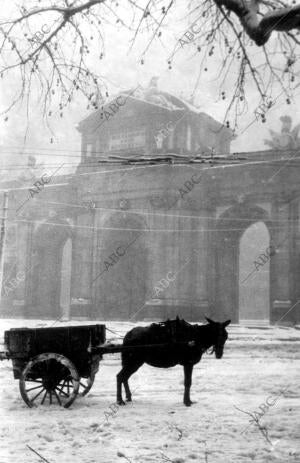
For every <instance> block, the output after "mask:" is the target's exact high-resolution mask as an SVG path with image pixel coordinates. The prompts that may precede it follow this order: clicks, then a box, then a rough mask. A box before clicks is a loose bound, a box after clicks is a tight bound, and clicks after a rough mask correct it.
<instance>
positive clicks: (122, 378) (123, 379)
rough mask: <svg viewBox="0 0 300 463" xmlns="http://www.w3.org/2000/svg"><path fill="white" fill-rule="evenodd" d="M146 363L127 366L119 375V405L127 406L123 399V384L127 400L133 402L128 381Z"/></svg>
mask: <svg viewBox="0 0 300 463" xmlns="http://www.w3.org/2000/svg"><path fill="white" fill-rule="evenodd" d="M143 363H144V362H138V363H135V364H134V365H126V366H124V367H123V368H122V370H121V371H120V372H119V373H118V374H117V403H118V404H119V405H125V402H124V401H123V398H122V384H124V388H125V394H126V400H127V402H131V391H130V388H129V384H128V379H129V378H130V376H131V375H133V373H135V372H136V371H137V370H138V369H139V368H140V367H141V366H142V365H143Z"/></svg>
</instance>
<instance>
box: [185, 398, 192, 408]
mask: <svg viewBox="0 0 300 463" xmlns="http://www.w3.org/2000/svg"><path fill="white" fill-rule="evenodd" d="M183 403H184V405H185V406H186V407H190V406H191V405H192V404H193V402H192V401H191V400H190V401H189V402H183Z"/></svg>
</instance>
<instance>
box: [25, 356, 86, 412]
mask: <svg viewBox="0 0 300 463" xmlns="http://www.w3.org/2000/svg"><path fill="white" fill-rule="evenodd" d="M19 385H20V392H21V396H22V398H23V400H24V402H25V403H26V404H27V405H28V407H34V406H38V405H44V404H45V405H46V404H49V405H52V404H58V405H60V406H63V407H65V408H68V407H69V406H70V405H71V404H72V403H73V402H74V400H75V399H76V395H77V394H78V391H79V376H78V372H77V370H76V368H75V366H74V365H73V363H72V362H71V361H70V360H69V359H67V358H66V357H64V356H63V355H60V354H55V353H47V354H41V355H38V356H37V357H34V358H33V359H32V360H30V362H28V364H27V365H26V367H25V368H24V370H23V372H22V374H21V378H20V383H19Z"/></svg>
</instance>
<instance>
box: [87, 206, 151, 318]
mask: <svg viewBox="0 0 300 463" xmlns="http://www.w3.org/2000/svg"><path fill="white" fill-rule="evenodd" d="M103 228H104V230H99V232H98V239H97V268H96V277H94V279H95V278H97V279H96V280H95V281H94V284H95V296H96V297H95V300H96V312H97V316H98V317H99V316H100V317H101V318H104V319H105V320H110V319H119V320H128V319H129V318H130V317H131V316H133V315H134V313H135V312H137V310H138V309H139V307H140V306H142V305H143V304H144V303H145V300H146V290H147V260H148V259H147V248H146V245H145V242H146V239H147V233H146V232H145V228H146V224H145V222H144V220H143V218H141V217H139V215H138V214H135V213H134V214H133V213H126V212H123V213H122V214H113V215H112V216H111V217H109V219H108V220H106V221H105V223H104V227H103Z"/></svg>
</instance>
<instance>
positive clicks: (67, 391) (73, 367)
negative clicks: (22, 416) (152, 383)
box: [1, 325, 106, 408]
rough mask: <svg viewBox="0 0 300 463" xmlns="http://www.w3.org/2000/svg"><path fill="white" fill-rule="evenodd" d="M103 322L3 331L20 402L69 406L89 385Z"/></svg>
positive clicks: (98, 357)
mask: <svg viewBox="0 0 300 463" xmlns="http://www.w3.org/2000/svg"><path fill="white" fill-rule="evenodd" d="M105 331H106V330H105V325H80V326H65V327H49V328H12V329H10V330H8V331H5V333H4V342H5V352H2V353H1V359H2V360H3V359H11V360H12V363H13V373H14V378H15V379H19V386H20V393H21V396H22V398H23V400H24V402H25V403H26V404H27V405H28V406H29V407H33V406H36V405H39V404H44V403H49V404H53V403H57V404H58V405H61V406H64V407H66V408H67V407H69V406H70V405H71V404H72V403H73V402H74V400H75V399H76V396H77V395H78V394H80V395H85V394H87V393H88V392H89V390H90V389H91V387H92V385H93V382H94V378H95V374H96V372H97V371H98V369H99V362H100V360H101V358H102V354H101V352H98V351H97V352H96V353H95V352H94V348H95V347H96V346H100V345H102V344H103V343H105Z"/></svg>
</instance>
